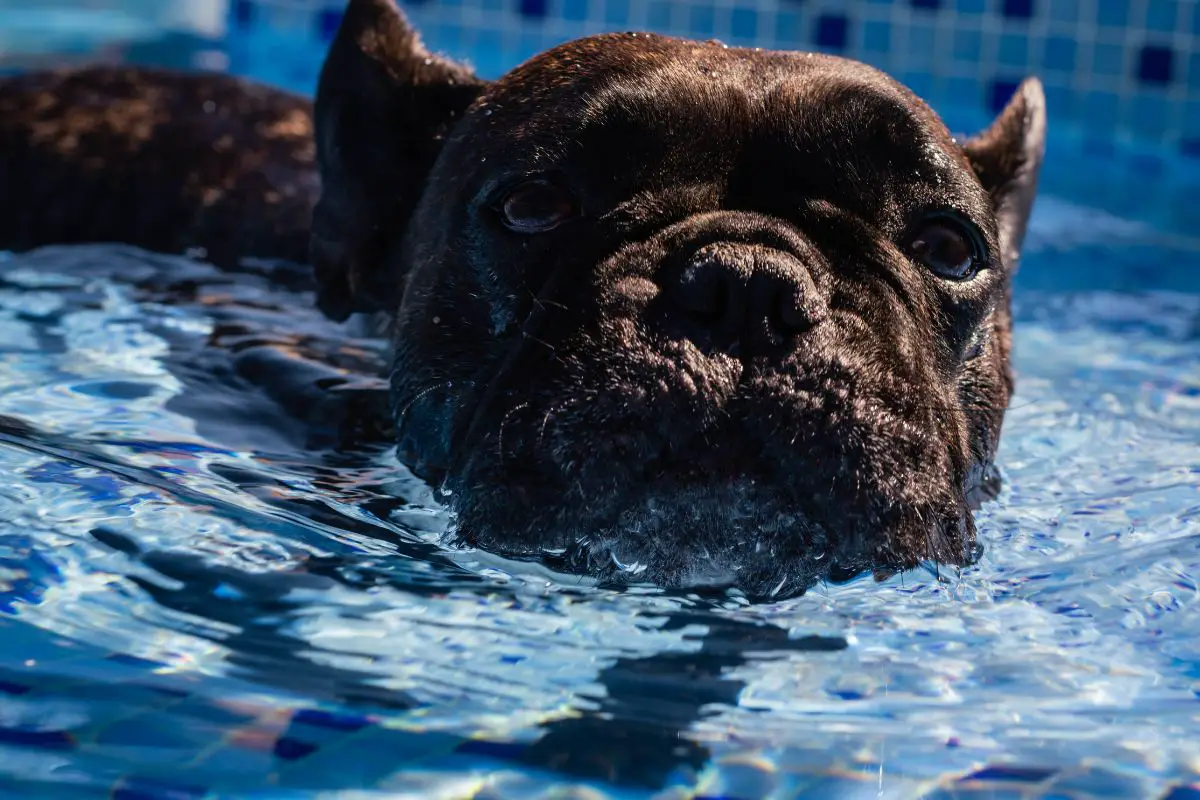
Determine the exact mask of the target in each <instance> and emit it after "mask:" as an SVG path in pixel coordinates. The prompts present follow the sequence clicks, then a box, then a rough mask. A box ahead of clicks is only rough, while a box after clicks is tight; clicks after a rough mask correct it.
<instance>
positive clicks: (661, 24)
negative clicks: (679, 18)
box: [646, 2, 671, 31]
mask: <svg viewBox="0 0 1200 800" xmlns="http://www.w3.org/2000/svg"><path fill="white" fill-rule="evenodd" d="M646 26H647V27H648V28H650V30H652V31H665V30H669V29H670V28H671V3H669V2H667V3H650V5H649V6H647V8H646Z"/></svg>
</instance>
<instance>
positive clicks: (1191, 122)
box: [1183, 100, 1200, 139]
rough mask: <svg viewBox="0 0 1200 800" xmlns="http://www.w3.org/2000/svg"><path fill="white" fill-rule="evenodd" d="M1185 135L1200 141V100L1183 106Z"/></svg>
mask: <svg viewBox="0 0 1200 800" xmlns="http://www.w3.org/2000/svg"><path fill="white" fill-rule="evenodd" d="M1183 135H1184V136H1190V137H1192V138H1193V139H1200V100H1193V101H1191V102H1190V103H1185V104H1184V106H1183Z"/></svg>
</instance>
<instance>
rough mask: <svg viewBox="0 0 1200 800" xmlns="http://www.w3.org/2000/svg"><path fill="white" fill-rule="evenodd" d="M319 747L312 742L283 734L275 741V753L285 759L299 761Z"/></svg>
mask: <svg viewBox="0 0 1200 800" xmlns="http://www.w3.org/2000/svg"><path fill="white" fill-rule="evenodd" d="M318 749H320V748H318V747H317V745H315V744H312V743H311V742H302V741H300V740H299V739H292V738H289V737H287V736H281V737H280V738H279V739H278V740H276V742H275V755H276V756H277V757H279V758H282V759H283V760H285V761H299V760H300V759H302V758H304V757H305V756H311V755H312V754H313V753H315V752H317V750H318Z"/></svg>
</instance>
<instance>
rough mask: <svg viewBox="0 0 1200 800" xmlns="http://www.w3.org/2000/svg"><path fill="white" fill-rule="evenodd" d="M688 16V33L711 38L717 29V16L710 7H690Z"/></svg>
mask: <svg viewBox="0 0 1200 800" xmlns="http://www.w3.org/2000/svg"><path fill="white" fill-rule="evenodd" d="M688 16H689V20H688V32H689V33H691V34H692V35H693V36H712V35H713V33H714V32H715V31H716V29H717V16H716V14H715V13H714V12H713V7H712V6H692V13H691V14H689V15H688Z"/></svg>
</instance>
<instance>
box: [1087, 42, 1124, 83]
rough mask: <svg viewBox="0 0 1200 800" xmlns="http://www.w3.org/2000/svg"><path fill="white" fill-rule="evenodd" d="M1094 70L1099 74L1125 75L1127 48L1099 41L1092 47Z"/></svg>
mask: <svg viewBox="0 0 1200 800" xmlns="http://www.w3.org/2000/svg"><path fill="white" fill-rule="evenodd" d="M1092 72H1094V73H1096V74H1097V75H1110V76H1111V75H1124V74H1125V48H1123V47H1121V46H1120V45H1116V44H1101V43H1099V42H1097V43H1096V44H1095V46H1094V47H1093V49H1092Z"/></svg>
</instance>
